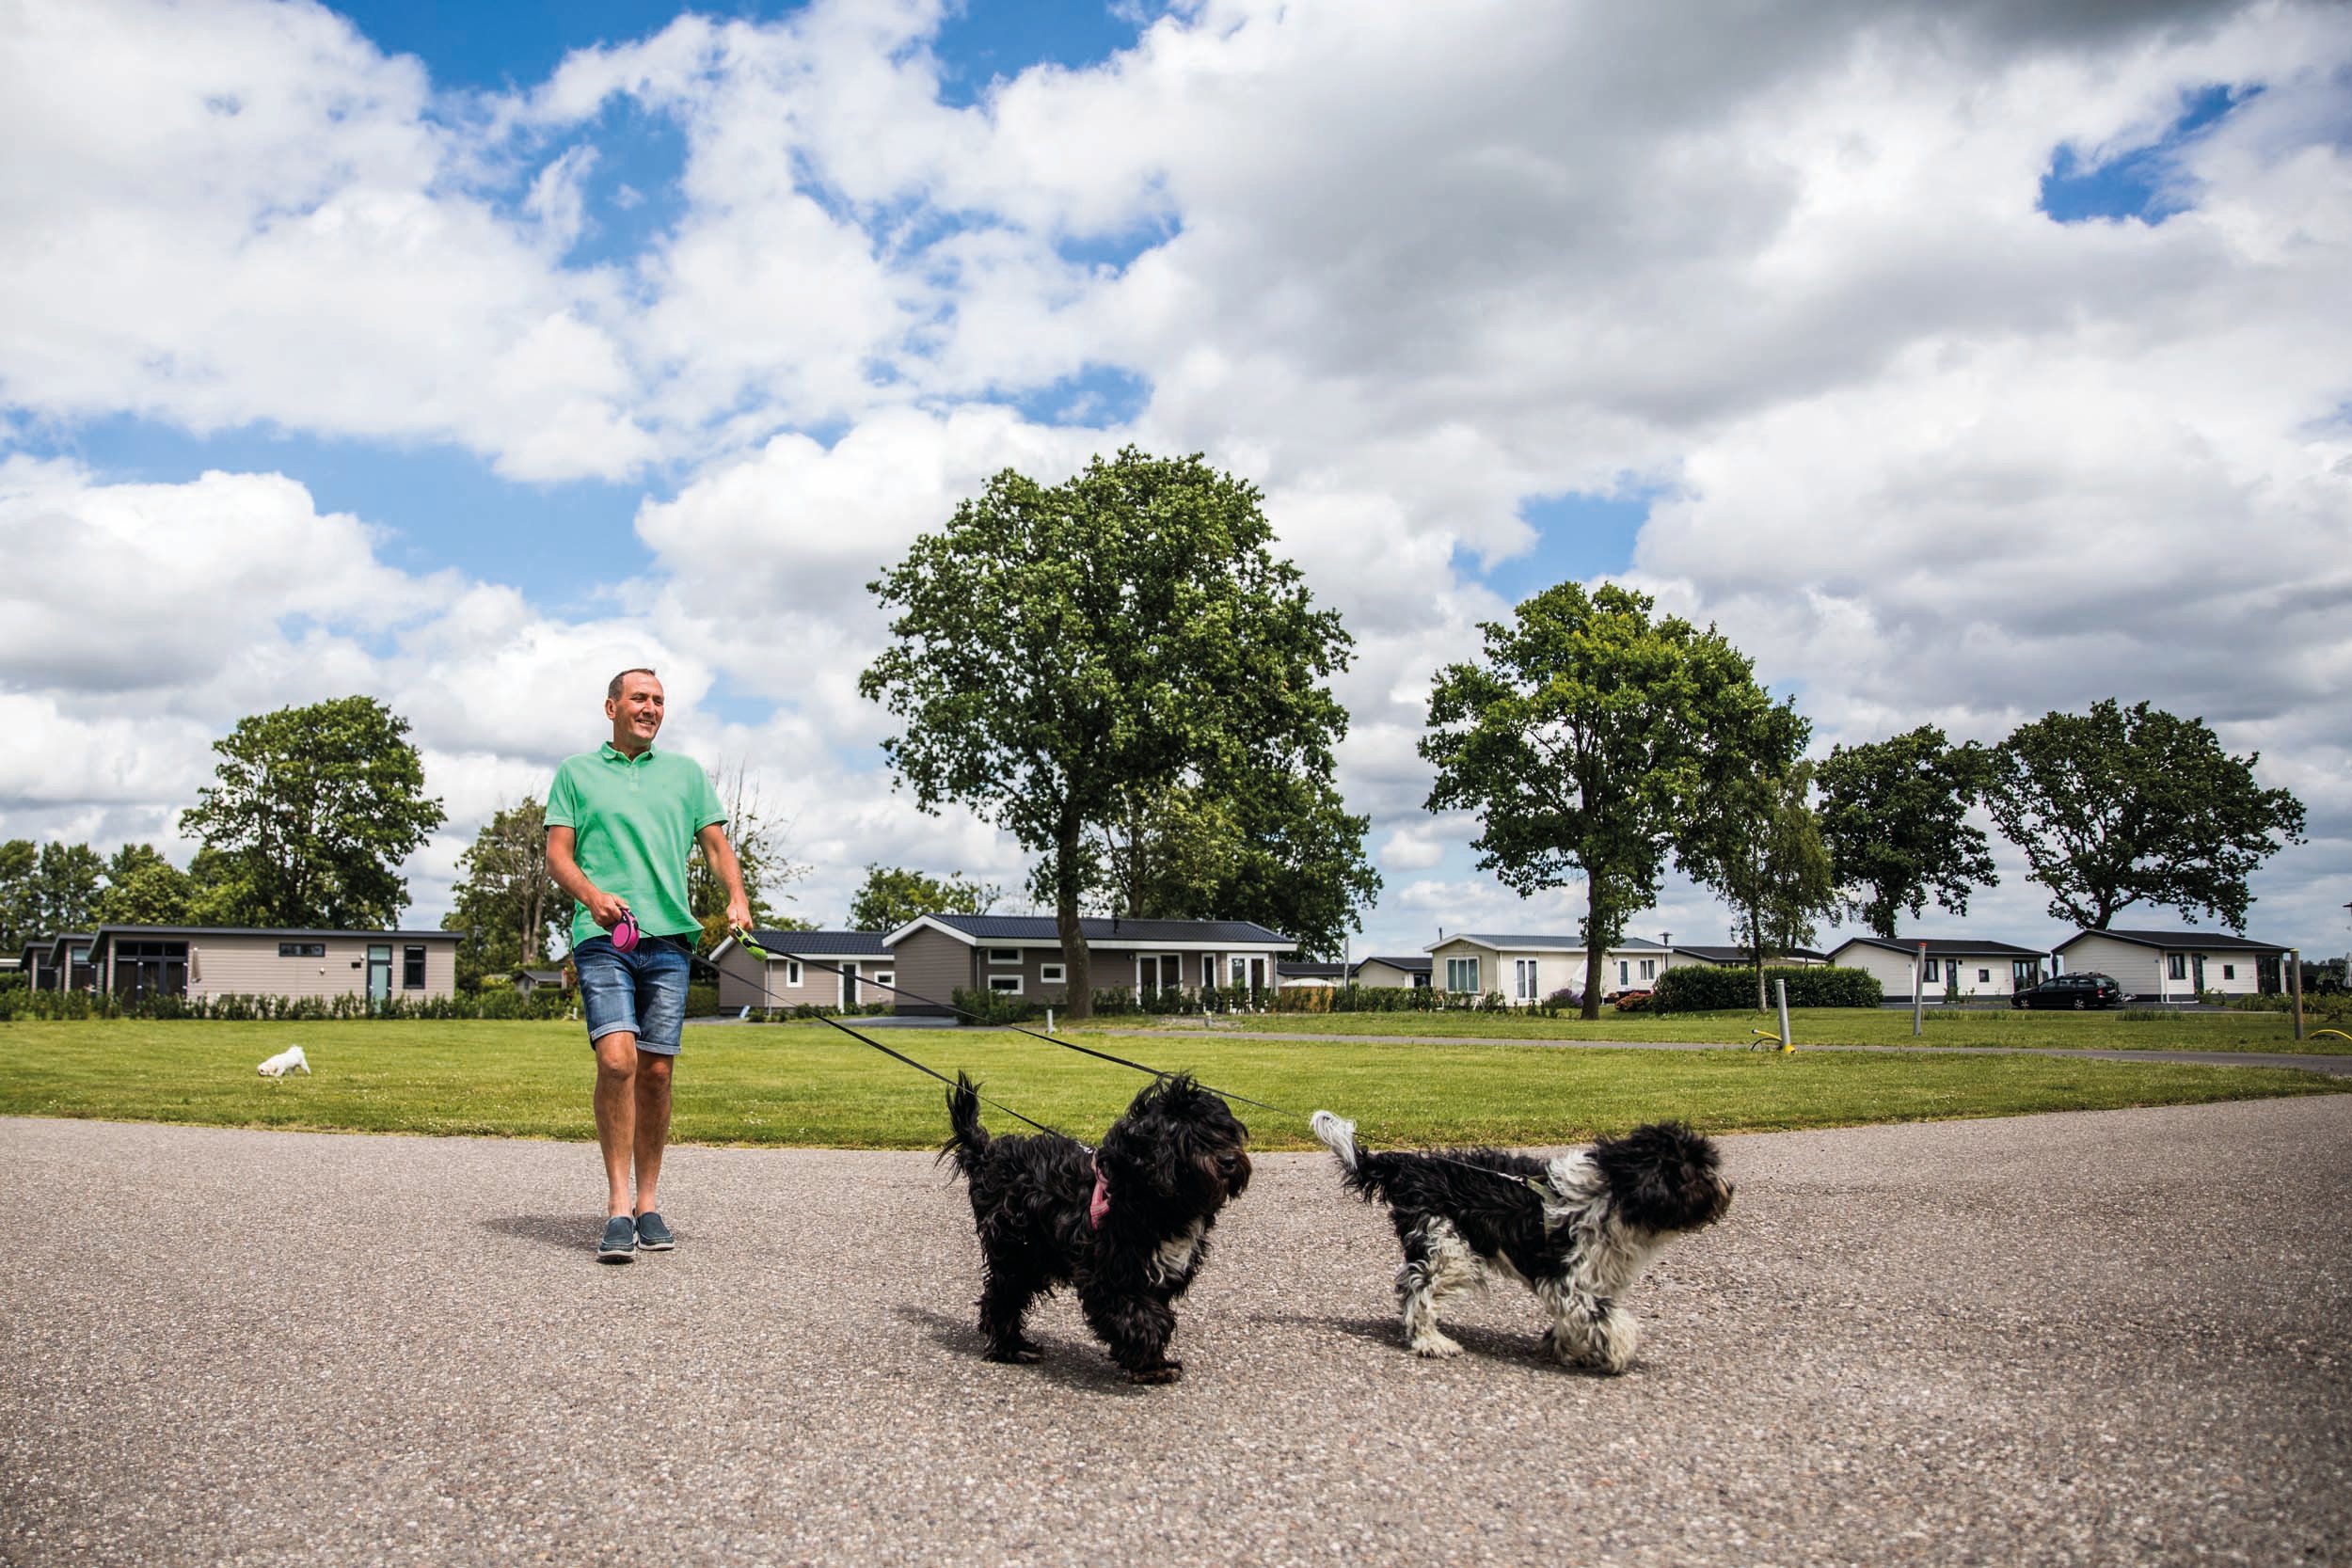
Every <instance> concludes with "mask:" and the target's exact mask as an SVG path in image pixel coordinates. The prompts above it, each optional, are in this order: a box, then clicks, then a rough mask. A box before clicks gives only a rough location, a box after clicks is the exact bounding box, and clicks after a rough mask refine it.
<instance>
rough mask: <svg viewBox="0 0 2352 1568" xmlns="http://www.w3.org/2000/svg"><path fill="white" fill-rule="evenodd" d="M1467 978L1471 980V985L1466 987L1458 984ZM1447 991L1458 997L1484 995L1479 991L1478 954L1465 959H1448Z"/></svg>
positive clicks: (1446, 965)
mask: <svg viewBox="0 0 2352 1568" xmlns="http://www.w3.org/2000/svg"><path fill="white" fill-rule="evenodd" d="M1465 976H1467V977H1468V978H1469V980H1470V984H1469V985H1467V986H1464V985H1459V984H1457V983H1456V982H1457V981H1459V980H1461V979H1462V978H1463V977H1465ZM1445 989H1446V990H1449V991H1451V992H1453V993H1454V995H1456V996H1476V995H1480V994H1482V993H1481V992H1480V991H1479V989H1478V955H1477V954H1475V953H1472V954H1470V955H1469V956H1468V957H1465V958H1448V959H1446V961H1445Z"/></svg>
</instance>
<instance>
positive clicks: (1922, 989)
mask: <svg viewBox="0 0 2352 1568" xmlns="http://www.w3.org/2000/svg"><path fill="white" fill-rule="evenodd" d="M1927 972H1928V944H1927V943H1926V942H1921V943H1920V944H1919V951H1918V952H1916V953H1915V954H1913V955H1912V958H1911V1037H1912V1038H1913V1039H1917V1038H1918V1037H1919V1036H1920V1034H1921V1033H1922V1031H1924V1030H1925V1028H1926V1027H1927V1022H1928V988H1927V983H1926V981H1925V979H1924V978H1923V976H1925V975H1926V974H1927Z"/></svg>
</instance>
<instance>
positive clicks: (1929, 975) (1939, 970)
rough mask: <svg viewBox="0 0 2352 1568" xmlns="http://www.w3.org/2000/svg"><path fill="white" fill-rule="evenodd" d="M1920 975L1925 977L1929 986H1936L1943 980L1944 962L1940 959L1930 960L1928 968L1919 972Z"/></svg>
mask: <svg viewBox="0 0 2352 1568" xmlns="http://www.w3.org/2000/svg"><path fill="white" fill-rule="evenodd" d="M1921 974H1923V975H1924V976H1925V977H1926V979H1927V982H1928V984H1929V985H1931V986H1932V985H1934V984H1936V983H1937V982H1938V981H1940V980H1942V979H1943V978H1944V960H1943V959H1941V958H1930V959H1929V960H1928V967H1927V968H1926V969H1925V970H1923V971H1921Z"/></svg>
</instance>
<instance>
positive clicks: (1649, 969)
mask: <svg viewBox="0 0 2352 1568" xmlns="http://www.w3.org/2000/svg"><path fill="white" fill-rule="evenodd" d="M1642 978H1643V979H1645V980H1655V979H1657V978H1658V960H1657V959H1656V958H1644V959H1643V960H1642Z"/></svg>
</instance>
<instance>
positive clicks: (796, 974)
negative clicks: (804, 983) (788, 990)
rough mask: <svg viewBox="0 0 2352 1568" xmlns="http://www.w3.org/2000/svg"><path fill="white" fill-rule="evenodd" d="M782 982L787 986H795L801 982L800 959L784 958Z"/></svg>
mask: <svg viewBox="0 0 2352 1568" xmlns="http://www.w3.org/2000/svg"><path fill="white" fill-rule="evenodd" d="M784 983H785V984H786V985H787V986H797V985H799V984H800V983H801V960H800V959H798V958H787V959H785V960H784Z"/></svg>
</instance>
